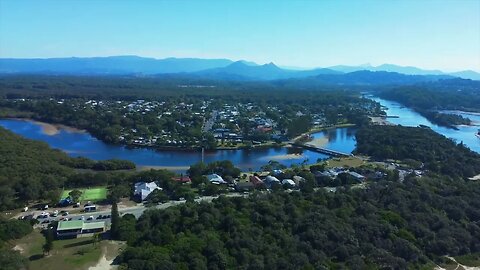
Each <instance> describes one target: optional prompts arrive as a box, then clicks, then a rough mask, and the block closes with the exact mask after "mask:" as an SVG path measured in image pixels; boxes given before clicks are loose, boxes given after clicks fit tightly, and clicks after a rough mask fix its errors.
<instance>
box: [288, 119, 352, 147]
mask: <svg viewBox="0 0 480 270" xmlns="http://www.w3.org/2000/svg"><path fill="white" fill-rule="evenodd" d="M354 126H355V124H350V123H345V124H338V125H333V126H322V127H317V128H312V129H310V130H309V131H308V132H305V133H302V134H300V135H298V136H297V137H295V138H293V139H291V140H290V141H289V144H291V143H296V142H297V141H299V140H300V139H302V138H304V137H305V136H308V135H312V134H314V133H318V132H321V131H325V130H329V129H337V128H348V127H354Z"/></svg>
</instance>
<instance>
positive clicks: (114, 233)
mask: <svg viewBox="0 0 480 270" xmlns="http://www.w3.org/2000/svg"><path fill="white" fill-rule="evenodd" d="M111 220H112V223H111V227H110V234H111V237H112V239H117V238H118V230H119V226H120V224H119V223H120V215H119V214H118V206H117V202H115V201H114V202H113V203H112V219H111Z"/></svg>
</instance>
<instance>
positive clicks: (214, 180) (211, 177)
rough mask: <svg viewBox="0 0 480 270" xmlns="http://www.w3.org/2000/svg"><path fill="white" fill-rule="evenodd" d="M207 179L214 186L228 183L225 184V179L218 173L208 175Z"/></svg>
mask: <svg viewBox="0 0 480 270" xmlns="http://www.w3.org/2000/svg"><path fill="white" fill-rule="evenodd" d="M207 179H208V181H209V182H210V183H213V184H226V183H227V182H225V180H223V178H222V177H221V176H220V175H218V174H216V173H213V174H209V175H207Z"/></svg>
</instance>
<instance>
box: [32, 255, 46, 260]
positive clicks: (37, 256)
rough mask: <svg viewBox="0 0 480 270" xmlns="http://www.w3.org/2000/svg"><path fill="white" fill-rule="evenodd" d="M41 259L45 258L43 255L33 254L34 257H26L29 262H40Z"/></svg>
mask: <svg viewBox="0 0 480 270" xmlns="http://www.w3.org/2000/svg"><path fill="white" fill-rule="evenodd" d="M43 257H45V256H44V255H43V254H35V255H32V256H30V257H28V259H29V260H30V261H36V260H40V259H41V258H43Z"/></svg>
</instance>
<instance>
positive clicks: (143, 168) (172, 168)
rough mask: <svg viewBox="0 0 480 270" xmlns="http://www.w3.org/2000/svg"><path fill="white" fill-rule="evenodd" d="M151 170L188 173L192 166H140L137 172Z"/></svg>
mask: <svg viewBox="0 0 480 270" xmlns="http://www.w3.org/2000/svg"><path fill="white" fill-rule="evenodd" d="M150 169H155V170H161V169H164V170H169V171H186V170H188V169H190V166H138V167H137V170H138V171H148V170H150Z"/></svg>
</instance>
